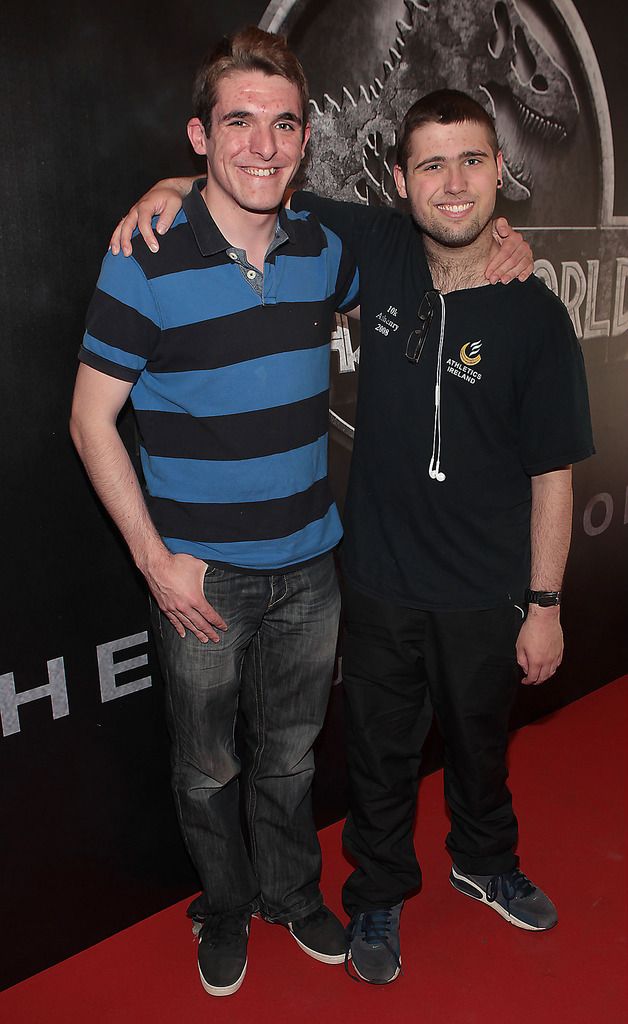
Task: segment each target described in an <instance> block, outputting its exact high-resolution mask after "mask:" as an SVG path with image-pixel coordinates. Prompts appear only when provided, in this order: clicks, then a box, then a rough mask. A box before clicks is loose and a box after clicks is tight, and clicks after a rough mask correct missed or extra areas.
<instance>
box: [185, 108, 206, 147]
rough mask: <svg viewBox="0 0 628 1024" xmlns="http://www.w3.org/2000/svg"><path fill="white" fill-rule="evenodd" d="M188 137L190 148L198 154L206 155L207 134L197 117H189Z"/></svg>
mask: <svg viewBox="0 0 628 1024" xmlns="http://www.w3.org/2000/svg"><path fill="white" fill-rule="evenodd" d="M187 132H188V139H189V140H190V143H191V145H192V149H193V150H194V152H195V153H198V155H199V156H207V136H206V135H205V129H204V128H203V124H202V122H201V121H199V119H198V117H191V118H190V120H189V121H188V125H187Z"/></svg>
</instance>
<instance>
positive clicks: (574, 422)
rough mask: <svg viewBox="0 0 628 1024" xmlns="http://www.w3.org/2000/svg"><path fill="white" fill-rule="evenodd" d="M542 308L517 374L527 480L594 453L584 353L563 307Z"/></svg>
mask: <svg viewBox="0 0 628 1024" xmlns="http://www.w3.org/2000/svg"><path fill="white" fill-rule="evenodd" d="M552 300H553V297H552ZM544 305H545V306H546V308H545V309H544V310H543V313H542V317H541V322H540V324H539V325H536V326H538V327H539V330H538V341H536V342H535V343H534V344H533V345H531V346H530V348H529V351H528V359H527V365H526V367H525V369H524V372H523V373H522V374H521V379H522V381H523V383H522V392H521V396H520V410H521V412H520V415H521V421H520V428H521V430H520V437H521V461H522V464H523V467H524V469H525V471H526V472H527V473H528V474H529V475H530V476H538V475H540V474H542V473H548V472H550V471H551V470H553V469H557V468H559V467H560V466H565V465H569V464H571V463H573V462H580V461H582V459H586V458H588V457H589V456H590V455H593V454H594V453H595V447H594V444H593V432H592V429H591V415H590V410H589V396H588V389H587V380H586V374H585V367H584V358H583V355H582V349H581V347H580V344H579V342H578V339H577V338H576V335H575V333H574V330H573V326H572V323H571V320H570V318H569V315H568V313H567V311H566V309H565V307H564V306H563V305H562V303H560V302H559V301H558V300H557V299H556V300H555V301H554V300H553V301H552V303H551V304H550V303H547V304H545V303H544ZM534 329H535V325H533V324H531V326H530V330H531V331H532V330H534Z"/></svg>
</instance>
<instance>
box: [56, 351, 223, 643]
mask: <svg viewBox="0 0 628 1024" xmlns="http://www.w3.org/2000/svg"><path fill="white" fill-rule="evenodd" d="M131 387H132V384H130V383H129V382H128V381H124V380H118V379H117V378H115V377H110V376H108V375H107V374H105V373H101V372H100V371H99V370H95V369H94V368H93V367H91V366H87V365H86V364H85V363H81V365H80V367H79V371H78V374H77V378H76V385H75V389H74V398H73V402H72V416H71V419H70V433H71V435H72V440H73V441H74V444H75V446H76V449H77V451H78V453H79V456H80V457H81V460H82V462H83V465H84V466H85V469H86V470H87V473H88V476H89V478H90V480H91V482H92V484H93V485H94V489H95V490H96V493H97V494H98V497H99V498H100V500H101V501H102V503H103V505H104V506H105V508H106V509H107V511H108V512H109V514H110V516H111V518H112V519H113V521H114V523H115V524H116V526H117V527H118V529H119V530H120V532H121V534H122V536H123V537H124V539H125V541H126V543H127V545H128V547H129V550H130V552H131V555H132V557H133V560H134V562H135V564H136V565H137V567H138V569H140V571H141V572H142V573H143V574H144V576H145V578H146V582H147V583H148V586H149V589H150V591H151V593H152V595H153V597H154V598H155V601H156V602H157V604H158V605H159V607H160V608H161V610H162V611H163V612H164V614H165V615H166V616H167V617H168V619H169V620H170V622H171V623H172V625H173V626H174V628H175V629H176V630H177V632H178V633H179V635H180V636H181V637H184V636H185V631H186V629H190V630H191V631H192V632H193V633H194V635H195V636H196V637H197V638H198V639H199V640H200V641H201V642H202V643H207V641H208V640H213V641H214V642H217V641H218V639H219V637H218V634H217V633H216V629H215V628H214V627H216V628H218V629H221V630H224V629H226V628H227V627H226V623H225V622H224V621H223V619H222V618H221V617H220V615H218V613H217V612H216V611H215V610H214V609H213V608H212V606H211V605H210V604H208V602H207V601H206V600H205V597H204V594H203V577H204V575H205V571H206V569H207V565H206V564H205V562H203V561H202V560H201V559H198V558H194V557H193V556H192V555H185V554H177V555H173V554H172V553H171V552H170V551H168V549H167V548H166V547H165V545H164V543H163V541H162V540H161V537H160V536H159V534H158V533H157V530H156V529H155V526H154V524H153V522H152V520H151V518H150V516H149V514H148V509H147V508H146V503H145V501H144V497H143V495H142V491H141V488H140V484H139V481H138V479H137V476H136V474H135V470H134V469H133V466H132V464H131V460H130V459H129V456H128V453H127V451H126V448H125V447H124V445H123V443H122V439H121V437H120V434H119V433H118V429H117V426H116V421H117V418H118V414H119V412H120V410H121V409H122V406H123V405H124V403H125V402H126V400H127V398H128V396H129V392H130V390H131Z"/></svg>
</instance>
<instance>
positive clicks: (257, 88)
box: [188, 71, 310, 217]
mask: <svg viewBox="0 0 628 1024" xmlns="http://www.w3.org/2000/svg"><path fill="white" fill-rule="evenodd" d="M188 136H189V138H190V141H191V143H192V146H193V147H194V150H195V152H196V153H199V154H204V155H205V156H206V157H207V186H206V193H205V194H206V201H207V204H208V206H209V208H210V209H211V210H212V212H215V214H217V215H218V216H219V217H220V215H221V214H222V215H224V216H233V215H234V213H235V214H237V213H238V210H239V211H243V212H245V213H251V214H268V213H271V212H274V211H276V210H277V207H278V206H279V204H280V203H281V199H282V196H283V194H284V191H285V188H286V186H287V185H288V183H289V182H290V180H291V178H292V177H293V176H294V174H295V172H296V170H297V168H298V166H299V164H300V162H301V160H302V158H303V155H304V153H305V147H306V145H307V141H308V139H309V137H310V128H309V125H305V126H304V125H303V122H302V116H301V98H300V94H299V90H298V88H297V86H296V85H294V84H293V83H292V82H289V81H288V80H287V79H286V78H282V77H281V76H280V75H265V74H264V73H263V72H261V71H234V72H231V73H230V74H227V75H225V76H224V77H223V78H222V79H221V80H220V82H219V83H218V89H217V97H216V104H215V106H214V108H213V110H212V121H211V131H210V132H209V135H206V133H205V130H204V128H203V125H202V124H201V122H200V121H199V119H198V118H192V120H191V121H190V122H189V124H188Z"/></svg>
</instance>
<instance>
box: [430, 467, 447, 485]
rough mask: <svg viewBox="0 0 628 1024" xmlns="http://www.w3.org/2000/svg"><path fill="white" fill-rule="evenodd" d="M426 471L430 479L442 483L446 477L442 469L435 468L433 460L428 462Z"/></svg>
mask: <svg viewBox="0 0 628 1024" xmlns="http://www.w3.org/2000/svg"><path fill="white" fill-rule="evenodd" d="M428 473H429V476H430V480H438V482H439V484H442V482H443V480H446V479H447V477H446V476H445V474H444V473H443V471H442V470H440V469H436V467H435V466H434V463H433V462H431V463H430V468H429V470H428Z"/></svg>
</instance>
